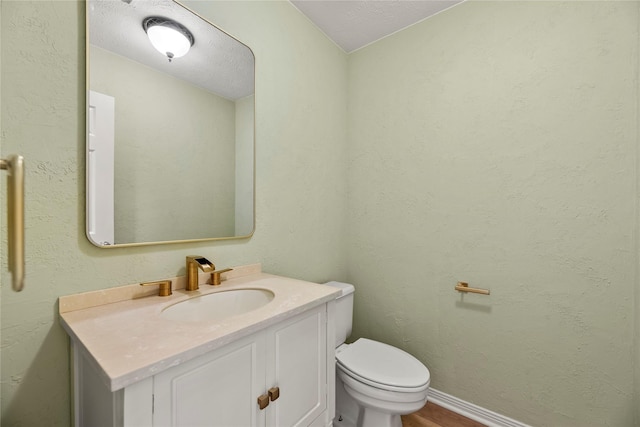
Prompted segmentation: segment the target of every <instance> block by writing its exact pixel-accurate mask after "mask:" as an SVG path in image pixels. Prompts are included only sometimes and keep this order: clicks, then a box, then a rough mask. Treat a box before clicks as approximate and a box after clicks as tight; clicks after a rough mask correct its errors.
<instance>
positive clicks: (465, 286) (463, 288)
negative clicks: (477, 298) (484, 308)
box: [455, 282, 490, 295]
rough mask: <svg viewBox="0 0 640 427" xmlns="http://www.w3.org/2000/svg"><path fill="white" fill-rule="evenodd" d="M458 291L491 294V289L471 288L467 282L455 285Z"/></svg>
mask: <svg viewBox="0 0 640 427" xmlns="http://www.w3.org/2000/svg"><path fill="white" fill-rule="evenodd" d="M455 289H456V291H459V292H472V293H474V294H482V295H489V293H490V292H489V289H478V288H470V287H469V284H468V283H466V282H458V284H457V285H456V287H455Z"/></svg>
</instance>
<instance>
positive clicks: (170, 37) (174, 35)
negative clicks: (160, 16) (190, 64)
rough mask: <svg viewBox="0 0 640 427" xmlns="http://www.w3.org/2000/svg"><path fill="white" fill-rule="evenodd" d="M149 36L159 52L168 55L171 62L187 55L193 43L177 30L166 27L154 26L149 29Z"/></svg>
mask: <svg viewBox="0 0 640 427" xmlns="http://www.w3.org/2000/svg"><path fill="white" fill-rule="evenodd" d="M147 36H149V40H151V44H152V45H153V47H155V48H156V50H157V51H158V52H160V53H161V54H163V55H166V56H167V57H168V58H169V61H171V59H173V58H180V57H181V56H184V55H186V53H187V52H189V48H191V41H190V40H189V39H188V38H187V37H186V36H185V35H184V34H182V33H181V32H180V31H178V30H176V29H175V28H171V27H167V26H164V25H153V26H150V27H149V28H147Z"/></svg>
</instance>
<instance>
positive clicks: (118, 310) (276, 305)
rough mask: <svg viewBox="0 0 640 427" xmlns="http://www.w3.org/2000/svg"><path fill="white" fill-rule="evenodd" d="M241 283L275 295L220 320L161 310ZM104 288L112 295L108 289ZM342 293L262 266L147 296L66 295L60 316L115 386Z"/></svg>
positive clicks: (187, 358) (70, 332) (62, 300)
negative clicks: (98, 298) (91, 298)
mask: <svg viewBox="0 0 640 427" xmlns="http://www.w3.org/2000/svg"><path fill="white" fill-rule="evenodd" d="M123 288H124V287H123ZM145 288H146V287H145ZM243 288H251V289H267V290H270V291H271V292H273V293H274V295H275V296H274V298H273V300H272V301H271V302H269V303H268V304H266V305H265V306H263V307H260V308H258V309H256V310H254V311H251V312H249V313H245V314H241V315H237V316H233V317H230V318H227V319H224V320H222V321H217V322H206V321H199V322H176V321H171V320H167V319H165V318H163V317H161V316H160V313H161V311H162V310H163V309H164V308H166V307H167V306H169V305H172V304H175V303H176V302H179V301H182V300H186V299H189V298H193V297H195V296H201V295H207V294H211V293H214V292H224V291H229V290H233V289H243ZM145 291H146V290H145ZM100 292H101V295H102V296H104V298H103V299H104V300H105V301H109V297H108V296H106V294H107V293H108V290H105V291H100ZM339 293H340V290H339V289H337V288H333V287H330V286H325V285H318V284H316V283H311V282H305V281H302V280H296V279H290V278H286V277H280V276H274V275H271V274H266V273H259V272H258V273H255V274H250V275H246V276H242V277H237V278H230V279H228V280H226V281H223V282H222V285H220V286H215V287H214V286H211V285H207V284H205V285H200V289H199V290H197V291H190V292H187V291H185V290H184V289H182V290H174V291H173V295H171V296H168V297H159V296H144V297H142V298H137V299H127V300H124V301H119V302H109V303H106V304H104V305H95V306H93V307H89V308H82V305H74V302H75V301H78V300H79V299H80V300H83V298H84V299H86V297H85V296H84V295H85V294H79V295H78V296H69V297H62V298H61V299H60V317H61V321H62V325H63V327H64V328H65V330H66V331H67V333H68V334H69V335H70V336H71V339H72V340H73V342H74V345H79V346H80V347H81V348H83V349H84V350H86V352H87V354H88V356H89V359H90V360H91V361H92V362H94V365H95V366H96V368H97V370H98V372H99V374H100V375H101V376H102V378H103V380H104V381H105V383H106V384H107V385H108V386H109V388H110V389H111V391H116V390H119V389H121V388H123V387H126V386H128V385H130V384H133V383H135V382H138V381H140V380H142V379H144V378H147V377H150V376H153V375H155V374H157V373H158V372H161V371H163V370H165V369H167V368H170V367H172V366H176V365H178V364H180V363H183V362H185V361H187V360H190V359H193V358H194V357H197V356H200V355H202V354H205V353H207V352H209V351H212V350H214V349H217V348H219V347H222V346H224V345H225V344H228V343H230V342H232V341H235V340H236V339H238V338H241V337H244V336H247V335H250V334H252V333H253V332H256V331H258V330H261V329H264V328H265V327H267V326H270V325H273V324H275V323H278V322H279V321H281V320H284V319H286V318H289V317H292V316H294V315H296V314H298V313H301V312H303V311H306V310H308V309H310V308H313V307H315V306H318V305H320V304H324V303H326V302H328V301H331V300H333V299H335V298H336V296H337V295H338V294H339ZM92 294H95V292H94V293H92ZM87 295H88V294H87ZM74 298H75V299H74ZM85 306H86V304H85ZM69 310H70V311H69Z"/></svg>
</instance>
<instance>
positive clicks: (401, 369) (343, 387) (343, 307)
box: [325, 282, 431, 427]
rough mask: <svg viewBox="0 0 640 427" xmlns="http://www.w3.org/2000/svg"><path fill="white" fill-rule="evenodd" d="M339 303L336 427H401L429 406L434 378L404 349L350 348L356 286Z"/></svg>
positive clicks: (363, 343)
mask: <svg viewBox="0 0 640 427" xmlns="http://www.w3.org/2000/svg"><path fill="white" fill-rule="evenodd" d="M325 284H326V285H328V286H334V287H337V288H340V289H342V295H340V296H338V298H337V300H336V417H335V419H334V421H333V425H334V427H402V421H401V419H400V416H401V415H406V414H410V413H412V412H415V411H417V410H419V409H420V408H422V407H423V406H424V405H425V403H426V402H427V390H428V389H429V381H430V378H431V375H430V374H429V370H428V369H427V367H426V366H424V365H423V364H422V363H421V362H420V361H419V360H418V359H416V358H415V357H413V356H412V355H410V354H409V353H406V352H404V351H402V350H400V349H399V348H396V347H393V346H390V345H387V344H383V343H381V342H377V341H372V340H369V339H366V338H360V339H358V340H357V341H355V342H354V343H352V344H345V340H346V339H347V337H348V336H349V335H350V334H351V325H352V320H353V293H354V287H353V285H349V284H347V283H340V282H328V283H325Z"/></svg>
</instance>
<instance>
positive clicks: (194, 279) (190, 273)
mask: <svg viewBox="0 0 640 427" xmlns="http://www.w3.org/2000/svg"><path fill="white" fill-rule="evenodd" d="M198 269H200V270H202V271H204V272H205V273H209V272H211V271H214V270H215V269H216V266H215V265H213V263H212V262H211V261H209V260H208V259H206V258H205V257H203V256H200V255H188V256H187V286H186V288H185V289H186V290H187V291H195V290H196V289H198Z"/></svg>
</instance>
